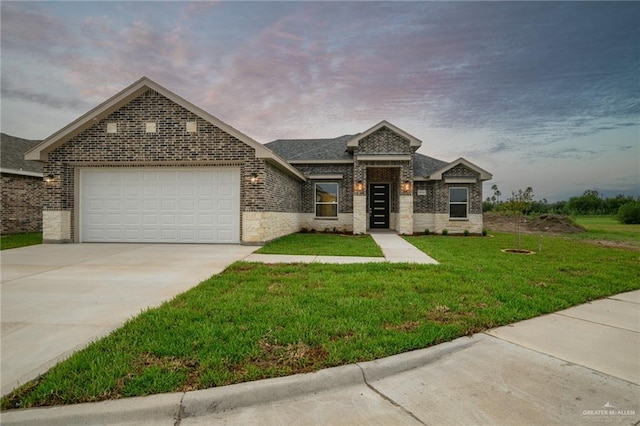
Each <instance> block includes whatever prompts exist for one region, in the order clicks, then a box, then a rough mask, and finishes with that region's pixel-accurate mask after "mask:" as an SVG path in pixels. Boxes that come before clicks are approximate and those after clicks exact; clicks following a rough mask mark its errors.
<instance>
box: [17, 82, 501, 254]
mask: <svg viewBox="0 0 640 426" xmlns="http://www.w3.org/2000/svg"><path fill="white" fill-rule="evenodd" d="M421 144H422V142H421V141H420V140H419V139H417V138H416V137H414V136H412V135H410V134H408V133H407V132H405V131H404V130H402V129H400V128H398V127H396V126H394V125H393V124H391V123H388V122H386V121H382V122H380V123H378V124H376V125H375V126H373V127H371V128H370V129H366V130H364V131H363V132H362V133H359V134H356V135H349V136H342V137H339V138H335V139H321V140H277V141H274V142H271V143H268V144H266V145H262V144H260V143H258V142H256V141H255V140H253V139H252V138H250V137H249V136H247V135H245V134H244V133H242V132H240V131H238V130H237V129H235V128H233V127H231V126H229V125H228V124H226V123H223V122H222V121H220V120H219V119H217V118H216V117H214V116H212V115H211V114H209V113H207V112H206V111H204V110H202V109H200V108H198V107H197V106H195V105H193V104H191V103H190V102H188V101H186V100H185V99H183V98H181V97H179V96H178V95H176V94H174V93H172V92H170V91H169V90H167V89H165V88H164V87H162V86H160V85H158V84H157V83H155V82H153V81H151V80H150V79H148V78H146V77H143V78H142V79H140V80H138V81H137V82H135V83H133V84H132V85H131V86H129V87H127V88H126V89H124V90H123V91H121V92H120V93H118V94H116V95H115V96H113V97H112V98H110V99H108V100H107V101H105V102H104V103H102V104H100V105H99V106H97V107H96V108H94V109H92V110H91V111H89V112H88V113H86V114H85V115H83V116H81V117H80V118H78V119H77V120H76V121H74V122H72V123H71V124H69V125H68V126H66V127H64V128H63V129H61V130H60V131H58V132H56V133H54V134H53V135H51V136H50V137H48V138H47V139H45V140H44V141H42V142H41V143H40V144H38V145H37V146H35V147H34V148H32V149H31V150H30V151H28V152H27V153H26V159H28V160H35V161H41V162H43V163H44V173H45V175H47V176H51V179H49V181H48V182H47V183H46V184H45V195H44V207H43V220H44V236H43V238H44V240H45V242H174V243H243V244H260V243H264V242H266V241H269V240H272V239H274V238H277V237H280V236H282V235H286V234H289V233H293V232H297V231H299V230H301V229H303V228H307V229H317V230H326V229H329V230H334V229H335V230H344V231H349V232H353V233H356V234H362V233H366V232H368V230H370V229H390V230H394V231H396V232H398V233H401V234H412V233H414V232H422V231H424V230H425V228H429V229H430V230H431V231H433V232H439V231H441V230H442V229H444V228H447V229H448V230H449V231H450V232H463V231H464V230H465V229H467V230H469V231H470V232H480V231H481V230H482V182H483V181H485V180H487V179H491V174H490V173H488V172H486V171H485V170H483V169H481V168H480V167H478V166H476V165H474V164H472V163H471V162H469V161H467V160H465V159H464V158H459V159H458V160H455V161H453V162H450V163H449V162H444V161H440V160H436V159H434V158H430V157H427V156H424V155H421V154H418V153H416V151H417V149H418V148H420V146H421Z"/></svg>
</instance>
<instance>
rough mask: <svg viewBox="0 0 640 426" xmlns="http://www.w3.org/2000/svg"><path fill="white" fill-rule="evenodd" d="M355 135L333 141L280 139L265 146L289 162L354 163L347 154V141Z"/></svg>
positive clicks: (351, 156) (351, 157)
mask: <svg viewBox="0 0 640 426" xmlns="http://www.w3.org/2000/svg"><path fill="white" fill-rule="evenodd" d="M351 138H353V135H344V136H340V137H337V138H333V139H278V140H275V141H273V142H269V143H266V144H265V146H266V147H268V148H269V149H271V150H273V151H275V152H276V153H277V154H278V155H280V156H281V157H282V158H284V159H285V160H287V161H289V162H294V163H295V162H302V161H329V160H331V161H341V160H343V161H353V155H352V154H351V153H349V152H347V141H348V140H349V139H351Z"/></svg>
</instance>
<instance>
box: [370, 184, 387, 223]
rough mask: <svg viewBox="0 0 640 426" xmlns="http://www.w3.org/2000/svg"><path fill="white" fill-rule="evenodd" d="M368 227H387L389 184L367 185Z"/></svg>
mask: <svg viewBox="0 0 640 426" xmlns="http://www.w3.org/2000/svg"><path fill="white" fill-rule="evenodd" d="M369 228H386V229H388V228H389V184H388V183H372V184H370V185H369Z"/></svg>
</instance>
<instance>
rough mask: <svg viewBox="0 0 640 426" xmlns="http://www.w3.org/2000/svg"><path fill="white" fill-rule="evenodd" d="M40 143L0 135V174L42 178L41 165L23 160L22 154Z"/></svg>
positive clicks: (3, 134)
mask: <svg viewBox="0 0 640 426" xmlns="http://www.w3.org/2000/svg"><path fill="white" fill-rule="evenodd" d="M39 143H40V141H32V140H28V139H22V138H17V137H15V136H10V135H7V134H5V133H2V134H0V172H2V173H10V174H14V175H24V176H36V177H42V164H41V163H38V162H36V161H28V160H25V159H24V153H25V152H26V151H28V150H29V149H31V148H33V147H34V146H36V145H37V144H39Z"/></svg>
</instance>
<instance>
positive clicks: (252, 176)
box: [251, 173, 258, 183]
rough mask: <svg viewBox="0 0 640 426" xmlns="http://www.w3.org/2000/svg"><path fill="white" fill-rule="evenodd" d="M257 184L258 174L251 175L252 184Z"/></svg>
mask: <svg viewBox="0 0 640 426" xmlns="http://www.w3.org/2000/svg"><path fill="white" fill-rule="evenodd" d="M256 182H258V174H257V173H251V183H256Z"/></svg>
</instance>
